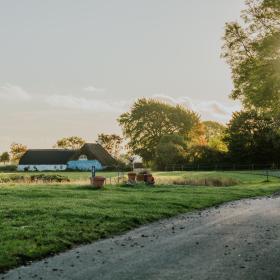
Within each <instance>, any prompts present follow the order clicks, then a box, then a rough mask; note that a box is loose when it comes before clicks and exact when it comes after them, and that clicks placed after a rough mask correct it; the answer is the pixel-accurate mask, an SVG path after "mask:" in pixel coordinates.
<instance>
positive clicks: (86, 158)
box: [18, 144, 117, 171]
mask: <svg viewBox="0 0 280 280" xmlns="http://www.w3.org/2000/svg"><path fill="white" fill-rule="evenodd" d="M116 164H117V161H116V160H115V159H114V158H113V157H112V156H111V155H110V154H109V153H108V152H107V151H106V150H105V149H104V148H103V147H102V146H101V145H100V144H85V145H84V146H83V147H82V148H81V149H79V150H64V149H36V150H28V151H27V152H26V153H25V154H24V155H23V156H22V158H21V159H20V161H19V164H18V171H63V170H66V169H70V170H80V171H90V170H91V169H92V167H95V168H96V170H103V169H105V168H106V167H112V166H115V165H116Z"/></svg>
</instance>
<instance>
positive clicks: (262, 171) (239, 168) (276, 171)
mask: <svg viewBox="0 0 280 280" xmlns="http://www.w3.org/2000/svg"><path fill="white" fill-rule="evenodd" d="M163 171H234V172H239V173H244V174H245V173H246V174H253V175H260V176H265V177H266V178H267V180H268V179H269V177H275V178H280V165H279V164H274V163H273V164H230V163H219V164H212V165H211V164H192V165H190V164H185V165H184V164H171V165H167V166H166V167H165V168H164V170H163Z"/></svg>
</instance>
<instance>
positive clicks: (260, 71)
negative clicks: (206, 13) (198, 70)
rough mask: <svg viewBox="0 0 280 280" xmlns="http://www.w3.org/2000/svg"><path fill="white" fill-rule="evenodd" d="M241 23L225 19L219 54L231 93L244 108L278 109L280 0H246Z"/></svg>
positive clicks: (279, 88) (279, 84)
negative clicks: (229, 79) (227, 68)
mask: <svg viewBox="0 0 280 280" xmlns="http://www.w3.org/2000/svg"><path fill="white" fill-rule="evenodd" d="M246 4H247V9H246V10H245V11H243V13H242V19H243V23H244V24H243V26H242V25H240V24H238V23H236V22H232V23H227V24H226V28H225V35H224V46H223V57H224V58H225V59H226V60H227V62H228V63H229V65H230V67H231V70H232V78H233V83H234V90H233V92H232V95H231V96H232V97H233V98H234V99H240V100H241V101H242V102H243V105H244V106H245V108H247V109H252V108H257V109H258V110H262V111H266V112H267V111H272V112H277V113H278V112H279V108H280V107H279V105H280V31H279V30H280V1H279V0H262V1H261V0H247V1H246Z"/></svg>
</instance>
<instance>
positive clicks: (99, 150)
mask: <svg viewBox="0 0 280 280" xmlns="http://www.w3.org/2000/svg"><path fill="white" fill-rule="evenodd" d="M80 155H86V156H87V158H88V159H89V160H94V159H96V160H98V161H99V162H100V163H101V164H102V165H103V166H113V165H116V164H117V161H116V160H115V159H114V158H113V157H112V156H111V155H110V154H109V153H108V152H107V151H106V150H105V149H104V148H103V147H102V146H101V145H100V144H90V143H87V144H85V145H84V146H83V147H82V148H81V149H80V150H78V151H77V153H76V154H75V156H74V157H75V159H78V158H79V156H80Z"/></svg>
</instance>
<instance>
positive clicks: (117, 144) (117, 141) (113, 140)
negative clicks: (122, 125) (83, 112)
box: [97, 133, 123, 158]
mask: <svg viewBox="0 0 280 280" xmlns="http://www.w3.org/2000/svg"><path fill="white" fill-rule="evenodd" d="M122 141H123V139H122V138H121V137H120V136H119V135H116V134H104V133H101V134H99V135H98V140H97V142H98V143H99V144H100V145H101V146H102V147H104V148H105V149H106V150H107V152H108V153H109V154H111V155H112V156H113V157H114V158H119V157H120V152H121V144H122Z"/></svg>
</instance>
